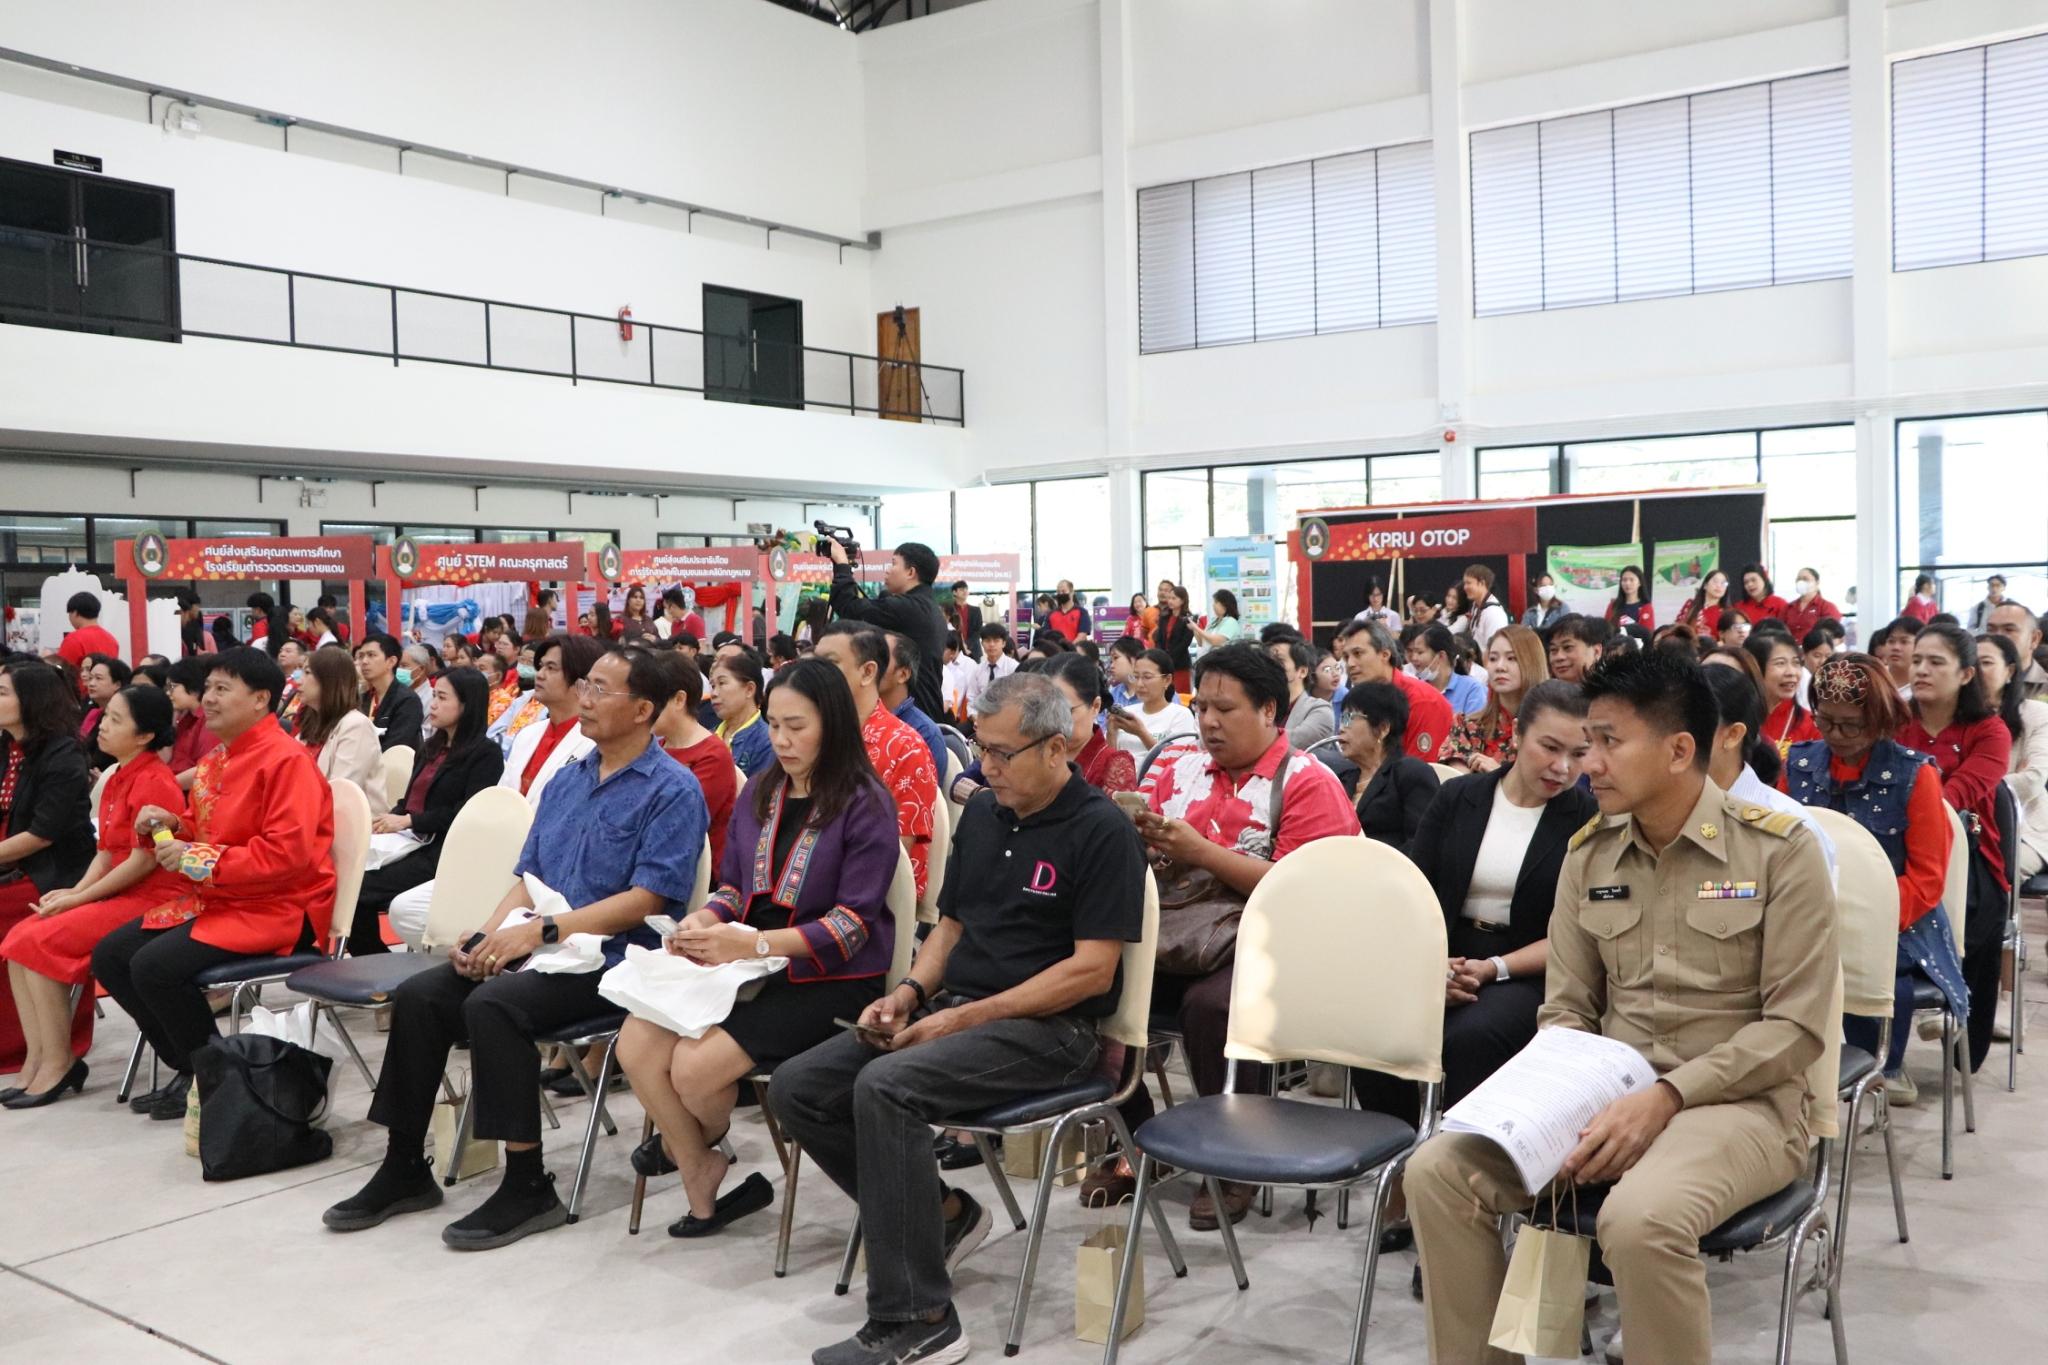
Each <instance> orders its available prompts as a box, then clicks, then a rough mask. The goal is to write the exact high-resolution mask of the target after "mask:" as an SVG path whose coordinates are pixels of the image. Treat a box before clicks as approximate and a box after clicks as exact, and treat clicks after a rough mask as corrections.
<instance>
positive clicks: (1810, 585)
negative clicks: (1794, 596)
mask: <svg viewBox="0 0 2048 1365" xmlns="http://www.w3.org/2000/svg"><path fill="white" fill-rule="evenodd" d="M1816 586H1818V585H1817V584H1815V583H1814V581H1813V580H1812V579H1810V578H1802V579H1800V580H1799V595H1800V596H1801V597H1805V596H1806V595H1807V594H1808V593H1810V592H1812V591H1813V590H1814V588H1815V587H1816Z"/></svg>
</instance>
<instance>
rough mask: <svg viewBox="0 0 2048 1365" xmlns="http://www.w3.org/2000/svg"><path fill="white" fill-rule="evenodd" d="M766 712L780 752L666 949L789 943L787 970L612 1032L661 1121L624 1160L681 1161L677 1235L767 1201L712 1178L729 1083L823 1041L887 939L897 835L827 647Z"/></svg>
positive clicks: (889, 951) (778, 950)
mask: <svg viewBox="0 0 2048 1365" xmlns="http://www.w3.org/2000/svg"><path fill="white" fill-rule="evenodd" d="M766 711H767V716H768V730H769V734H770V737H771V738H772V740H773V743H774V748H775V759H776V761H775V762H774V763H773V764H771V765H769V766H767V767H765V768H763V769H762V770H761V771H760V772H759V773H757V774H756V775H755V776H754V778H753V779H752V780H751V781H749V782H748V783H747V786H746V790H745V791H743V792H741V794H740V797H739V799H738V800H737V801H736V802H735V803H734V805H733V814H732V825H731V827H730V829H729V831H728V832H727V835H726V840H725V856H724V858H723V860H722V861H721V863H720V864H719V868H718V877H717V881H716V886H717V889H716V890H715V891H713V892H712V894H711V898H710V900H709V901H708V902H707V903H706V904H705V905H704V907H703V908H702V909H700V910H697V911H695V912H693V913H692V914H690V915H689V916H688V917H687V918H685V919H684V920H683V922H682V924H681V925H680V926H679V927H678V929H677V930H676V932H675V933H674V934H673V935H671V936H670V938H669V939H668V942H667V947H668V951H669V952H671V953H676V954H679V955H681V956H684V957H688V958H690V959H692V960H693V961H697V962H706V963H719V962H733V961H737V960H739V959H741V958H748V957H786V958H788V959H789V969H788V970H787V971H786V972H779V973H777V974H776V975H774V976H770V977H768V978H766V980H765V981H764V982H763V983H762V985H761V989H760V993H759V994H758V995H756V996H754V997H753V998H752V999H748V1000H742V1001H740V1002H739V1003H737V1004H735V1005H734V1006H733V1008H732V1013H731V1014H729V1015H728V1016H726V1020H725V1023H724V1024H723V1025H721V1026H719V1027H716V1028H711V1029H707V1030H705V1032H704V1036H703V1037H701V1038H684V1037H681V1036H679V1035H677V1034H675V1033H671V1032H670V1031H669V1030H667V1029H664V1028H659V1027H657V1026H655V1025H653V1024H650V1023H648V1022H647V1021H646V1020H644V1019H639V1018H634V1019H629V1020H627V1021H626V1026H625V1028H624V1029H623V1030H622V1031H621V1033H620V1034H619V1061H620V1063H621V1064H622V1065H623V1066H624V1067H625V1071H626V1077H627V1079H628V1080H630V1081H631V1082H632V1084H633V1093H634V1094H636V1095H638V1096H639V1097H640V1102H641V1104H642V1105H643V1106H645V1107H646V1110H647V1112H648V1113H649V1114H650V1115H652V1116H653V1118H654V1124H655V1128H656V1130H657V1131H656V1132H655V1134H654V1136H653V1137H651V1138H649V1139H648V1140H647V1141H646V1142H645V1143H643V1144H641V1145H640V1146H639V1147H638V1148H636V1149H635V1150H634V1152H633V1168H634V1169H635V1170H636V1171H639V1172H640V1173H641V1174H642V1175H646V1176H658V1175H664V1174H667V1173H668V1172H671V1171H677V1170H680V1171H681V1174H682V1178H683V1190H684V1192H685V1193H686V1194H687V1195H688V1196H689V1201H690V1208H689V1212H688V1213H686V1214H685V1215H684V1216H683V1217H682V1218H681V1219H680V1220H678V1221H677V1222H675V1223H674V1224H672V1225H671V1226H670V1227H669V1235H670V1236H672V1237H703V1236H707V1235H709V1234H711V1233H713V1232H716V1231H718V1230H719V1229H720V1228H722V1227H724V1226H725V1225H726V1224H727V1223H730V1222H732V1221H733V1220H734V1219H736V1218H740V1217H743V1216H744V1215H746V1214H749V1213H753V1212H755V1211H756V1210H758V1209H763V1208H766V1207H767V1206H768V1204H769V1203H770V1202H772V1201H773V1199H774V1195H775V1191H774V1187H773V1186H771V1185H770V1184H769V1183H768V1181H767V1179H766V1178H765V1177H763V1176H762V1175H761V1174H760V1173H759V1172H756V1173H754V1174H753V1175H750V1176H748V1177H747V1178H746V1180H744V1181H743V1182H741V1183H740V1184H739V1185H737V1186H735V1187H734V1188H733V1189H731V1190H728V1191H726V1192H725V1193H724V1194H723V1195H721V1194H719V1192H718V1190H719V1186H720V1184H721V1183H722V1182H723V1181H724V1179H725V1175H726V1170H727V1168H728V1165H729V1163H728V1162H727V1161H726V1159H725V1157H724V1155H723V1154H722V1153H720V1151H719V1150H718V1144H719V1142H720V1140H721V1139H723V1138H724V1136H725V1131H726V1129H727V1128H728V1127H729V1126H730V1123H731V1117H732V1108H733V1103H734V1101H735V1100H736V1099H737V1098H738V1094H739V1089H738V1087H739V1082H740V1081H742V1080H744V1079H745V1078H746V1077H748V1076H749V1075H752V1074H754V1073H755V1072H760V1071H771V1070H773V1069H774V1068H775V1066H776V1065H777V1064H779V1063H781V1062H783V1061H785V1060H787V1059H788V1058H790V1057H794V1056H796V1055H797V1054H798V1053H800V1052H804V1051H807V1050H808V1049H810V1048H811V1047H814V1046H815V1045H817V1044H818V1043H821V1042H823V1041H824V1040H825V1039H826V1038H828V1037H830V1036H831V1034H832V1031H833V1029H834V1028H835V1027H836V1025H835V1024H834V1023H833V1021H834V1020H835V1019H857V1018H859V1017H860V1012H861V1011H862V1010H863V1009H865V1008H866V1007H867V1005H868V1003H869V1002H870V1001H872V1000H874V999H875V998H876V997H878V996H880V995H881V993H882V988H883V986H884V984H885V983H884V981H883V979H882V978H883V975H884V974H885V973H886V972H887V971H888V970H889V963H890V960H891V958H892V956H893V955H894V952H895V945H896V927H895V923H894V921H893V920H892V919H891V918H890V916H889V910H888V905H887V900H888V894H889V883H890V881H891V880H892V879H893V878H894V876H895V874H896V862H897V859H898V858H899V857H900V856H902V850H903V846H902V844H901V843H900V842H898V840H897V838H896V808H895V805H894V803H893V802H892V801H891V800H890V797H889V793H888V792H887V791H886V790H885V789H884V788H883V786H882V784H881V782H880V780H879V779H878V778H877V777H876V776H875V772H874V769H873V768H872V767H870V766H869V764H868V758H867V750H866V748H865V747H864V746H863V744H862V742H861V726H860V716H859V714H858V713H857V712H856V711H855V709H854V704H853V694H852V693H851V692H850V691H849V690H848V689H847V686H846V680H845V679H844V678H843V677H842V676H841V674H840V672H839V670H838V669H837V668H835V667H834V666H833V665H832V664H830V663H827V662H825V661H823V660H811V659H803V660H799V661H798V662H797V663H795V664H792V665H790V666H789V667H788V668H785V669H783V670H782V671H781V672H780V673H778V674H776V675H775V680H774V682H773V683H771V684H770V685H769V688H768V696H767V700H766Z"/></svg>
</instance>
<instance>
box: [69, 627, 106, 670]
mask: <svg viewBox="0 0 2048 1365" xmlns="http://www.w3.org/2000/svg"><path fill="white" fill-rule="evenodd" d="M57 653H58V654H60V655H62V656H63V657H64V661H65V662H66V663H68V664H70V665H71V666H72V667H73V668H75V669H78V670H79V671H80V672H84V671H85V656H86V655H88V654H107V655H111V656H113V657H114V658H116V659H118V658H120V657H121V642H120V641H119V640H116V639H115V638H114V637H113V636H112V635H110V634H108V633H107V632H106V631H105V630H104V629H103V628H101V627H99V626H96V625H90V624H88V625H83V626H80V627H79V628H78V629H77V630H74V631H72V632H71V633H70V634H69V635H66V636H65V637H64V640H63V642H62V643H61V644H59V645H58V646H57Z"/></svg>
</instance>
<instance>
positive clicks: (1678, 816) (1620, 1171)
mask: <svg viewBox="0 0 2048 1365" xmlns="http://www.w3.org/2000/svg"><path fill="white" fill-rule="evenodd" d="M1586 691H1587V694H1588V701H1589V711H1588V716H1587V730H1588V732H1589V734H1590V736H1591V738H1592V748H1591V749H1590V751H1589V752H1588V754H1587V758H1586V764H1585V770H1586V773H1587V775H1588V776H1589V777H1590V778H1591V779H1592V787H1593V794H1594V796H1595V797H1596V798H1597V799H1598V801H1599V803H1600V811H1601V816H1602V817H1603V818H1600V819H1598V820H1595V821H1589V822H1588V823H1587V824H1586V826H1585V827H1583V828H1582V829H1581V830H1580V831H1579V832H1578V833H1577V834H1575V835H1573V836H1572V837H1571V839H1570V841H1569V843H1568V844H1567V852H1566V855H1565V859H1564V869H1563V873H1562V875H1561V876H1559V877H1558V879H1557V884H1556V887H1555V909H1554V910H1553V912H1552V914H1551V917H1550V923H1549V954H1550V957H1549V966H1548V969H1547V985H1546V991H1545V997H1544V1002H1543V1005H1542V1007H1541V1009H1540V1011H1539V1013H1538V1016H1537V1025H1538V1027H1539V1028H1575V1029H1582V1030H1585V1031H1587V1032H1595V1033H1601V1034H1605V1035H1606V1036H1607V1037H1609V1038H1613V1039H1616V1040H1619V1041H1621V1042H1624V1043H1628V1044H1630V1045H1631V1046H1633V1047H1635V1048H1636V1049H1637V1051H1638V1052H1640V1053H1641V1054H1642V1056H1643V1059H1644V1060H1645V1061H1646V1062H1648V1063H1649V1064H1650V1066H1651V1067H1652V1068H1654V1069H1655V1070H1656V1072H1657V1073H1658V1076H1659V1078H1660V1079H1659V1080H1658V1082H1657V1083H1656V1084H1655V1085H1653V1086H1651V1087H1650V1088H1649V1089H1647V1090H1643V1091H1640V1092H1637V1093H1635V1094H1632V1095H1629V1096H1627V1097H1625V1098H1623V1099H1621V1100H1618V1101H1616V1102H1615V1103H1613V1104H1611V1105H1609V1106H1608V1107H1607V1108H1606V1109H1604V1110H1602V1111H1601V1112H1600V1113H1599V1114H1597V1115H1596V1116H1595V1117H1594V1118H1593V1120H1592V1122H1591V1123H1589V1124H1588V1125H1587V1126H1586V1128H1585V1130H1584V1133H1583V1135H1582V1136H1581V1138H1580V1140H1579V1143H1578V1146H1577V1147H1575V1148H1574V1149H1573V1150H1572V1152H1571V1153H1570V1154H1569V1155H1568V1156H1567V1157H1566V1158H1565V1163H1564V1176H1565V1178H1566V1179H1568V1180H1571V1181H1573V1182H1575V1183H1577V1184H1579V1185H1597V1184H1606V1183H1608V1182H1618V1183H1616V1184H1615V1185H1614V1187H1613V1188H1612V1189H1611V1190H1609V1191H1608V1192H1607V1197H1606V1200H1605V1203H1604V1204H1603V1205H1602V1207H1601V1209H1600V1213H1599V1222H1598V1229H1599V1241H1600V1248H1601V1255H1602V1257H1603V1258H1604V1259H1605V1261H1606V1263H1607V1265H1608V1267H1609V1268H1610V1269H1611V1270H1612V1272H1613V1275H1614V1283H1615V1291H1616V1293H1617V1295H1618V1296H1619V1298H1620V1300H1621V1329H1622V1333H1623V1335H1624V1336H1625V1337H1626V1338H1627V1340H1628V1353H1629V1356H1630V1358H1631V1359H1640V1360H1644V1361H1657V1362H1705V1361H1707V1360H1709V1359H1710V1358H1711V1357H1712V1355H1713V1326H1712V1314H1711V1311H1710V1307H1709V1304H1708V1298H1707V1275H1706V1267H1705V1266H1704V1265H1702V1264H1701V1263H1700V1261H1699V1239H1700V1237H1701V1235H1702V1234H1704V1233H1706V1232H1707V1231H1709V1230H1710V1229H1712V1228H1713V1227H1715V1226H1716V1225H1717V1224H1719V1223H1721V1222H1722V1221H1723V1220H1725V1219H1726V1218H1728V1217H1729V1216H1730V1215H1731V1214H1733V1213H1735V1212H1736V1211H1737V1210H1739V1209H1742V1208H1745V1207H1747V1206H1748V1205H1750V1204H1752V1203H1754V1202H1756V1201H1757V1200H1759V1199H1762V1198H1764V1197H1765V1196H1767V1195H1770V1194H1773V1193H1776V1192H1777V1191H1778V1190H1780V1189H1783V1188H1784V1187H1785V1185H1786V1184H1787V1183H1788V1182H1789V1181H1791V1180H1793V1179H1794V1178H1795V1177H1797V1176H1798V1175H1799V1173H1800V1172H1801V1171H1802V1170H1803V1169H1804V1168H1805V1166H1806V1163H1807V1137H1808V1134H1807V1131H1806V1124H1805V1108H1806V1102H1807V1094H1806V1070H1807V1068H1808V1067H1810V1066H1811V1065H1812V1064H1813V1063H1814V1061H1815V1060H1816V1059H1817V1058H1819V1057H1820V1055H1821V1052H1822V1049H1823V1047H1824V1045H1825V1040H1826V1039H1827V1037H1828V1035H1829V1034H1830V1032H1831V1031H1832V1030H1834V1029H1836V1028H1838V1027H1840V1025H1839V1023H1838V1020H1837V1016H1835V1015H1833V1014H1832V1012H1831V1011H1830V1008H1829V1007H1830V1005H1831V1004H1832V1002H1833V994H1834V988H1835V984H1836V981H1837V977H1838V974H1839V972H1840V963H1839V957H1838V955H1837V952H1836V945H1835V904H1834V896H1833V893H1832V892H1831V890H1830V889H1829V887H1828V882H1827V867H1826V864H1825V863H1824V862H1823V860H1822V859H1821V856H1820V853H1819V850H1818V849H1817V848H1816V847H1815V845H1814V843H1813V840H1812V837H1811V836H1810V835H1809V834H1807V832H1806V830H1805V828H1804V826H1802V825H1801V824H1800V823H1799V822H1798V821H1797V820H1795V819H1793V818H1792V817H1791V816H1789V815H1785V814H1778V813H1774V814H1771V815H1767V816H1764V817H1763V818H1761V819H1744V818H1743V811H1744V810H1745V808H1747V806H1748V803H1746V802H1739V801H1735V800H1732V799H1730V798H1729V797H1728V796H1727V795H1726V794H1725V793H1724V792H1722V791H1721V789H1720V788H1719V787H1716V786H1715V785H1714V784H1713V783H1712V781H1711V780H1710V779H1709V778H1708V777H1707V775H1706V766H1707V755H1708V749H1709V746H1710V745H1711V744H1712V742H1713V735H1714V726H1715V720H1716V711H1715V703H1714V697H1713V693H1712V692H1711V691H1710V690H1709V689H1708V686H1707V683H1706V680H1705V679H1704V678H1703V677H1702V676H1701V673H1700V668H1699V666H1698V665H1697V664H1694V663H1692V662H1690V661H1687V660H1682V659H1678V658H1675V657H1674V656H1673V655H1671V654H1670V653H1668V652H1666V651H1662V650H1649V651H1638V652H1633V653H1630V654H1627V655H1623V656H1614V657H1609V658H1607V659H1604V660H1602V661H1601V663H1600V664H1599V666H1597V667H1596V668H1594V669H1593V671H1592V673H1591V674H1590V675H1589V676H1588V678H1587V681H1586ZM1724 878H1734V879H1739V880H1741V881H1743V882H1744V883H1754V884H1755V886H1756V887H1757V888H1758V891H1759V895H1758V896H1757V897H1756V898H1755V899H1753V900H1725V901H1715V902H1712V904H1713V906H1714V907H1715V908H1714V910H1713V911H1712V913H1711V914H1708V913H1704V912H1703V911H1695V910H1693V909H1692V908H1691V907H1692V905H1693V902H1692V901H1691V900H1690V899H1688V898H1685V896H1684V891H1683V889H1682V888H1684V887H1686V886H1687V885H1688V884H1691V885H1695V886H1696V885H1698V884H1700V883H1701V882H1703V881H1706V880H1708V879H1712V880H1714V881H1720V880H1722V879H1724ZM1670 887H1675V888H1680V890H1679V892H1678V895H1679V897H1680V899H1679V900H1678V902H1677V906H1676V910H1677V913H1672V912H1671V911H1670V910H1668V909H1664V908H1660V907H1671V906H1672V901H1671V899H1670V897H1671V892H1670V891H1668V890H1664V889H1662V888H1670ZM1701 904H1702V906H1704V905H1705V904H1707V903H1706V902H1701ZM1652 961H1657V962H1667V961H1668V962H1669V963H1670V964H1672V965H1671V966H1670V967H1669V969H1668V970H1667V969H1659V970H1657V971H1654V972H1653V971H1651V970H1650V969H1649V968H1648V967H1647V966H1645V965H1644V964H1646V963H1649V962H1652ZM1405 1183H1406V1193H1407V1201H1408V1211H1409V1216H1410V1218H1411V1219H1412V1220H1413V1222H1414V1227H1415V1237H1416V1241H1417V1244H1418V1246H1419V1249H1420V1252H1421V1260H1422V1284H1423V1301H1424V1304H1425V1305H1426V1307H1427V1310H1428V1322H1429V1349H1430V1358H1431V1359H1432V1360H1434V1361H1439V1362H1456V1363H1457V1365H1464V1363H1465V1362H1471V1361H1481V1360H1499V1359H1505V1358H1508V1357H1506V1356H1505V1355H1503V1354H1501V1353H1496V1352H1494V1351H1492V1350H1491V1349H1490V1348H1489V1346H1488V1341H1487V1338H1488V1336H1489V1334H1490V1330H1491V1325H1492V1322H1493V1315H1494V1309H1495V1306H1496V1300H1498V1298H1499V1296H1500V1291H1501V1285H1502V1282H1503V1280H1504V1278H1505V1276H1506V1272H1507V1258H1506V1254H1505V1252H1504V1251H1503V1249H1502V1244H1501V1237H1500V1227H1499V1223H1498V1218H1499V1216H1500V1215H1502V1214H1506V1213H1510V1212H1519V1211H1524V1210H1527V1209H1529V1208H1530V1206H1531V1204H1532V1202H1533V1201H1532V1199H1531V1197H1530V1195H1529V1192H1528V1191H1527V1190H1526V1189H1525V1188H1524V1187H1523V1184H1522V1178H1521V1176H1520V1174H1519V1172H1518V1171H1517V1170H1516V1168H1515V1166H1514V1163H1513V1162H1512V1161H1510V1160H1509V1158H1508V1154H1507V1153H1506V1152H1505V1151H1504V1150H1502V1149H1501V1148H1500V1147H1499V1146H1497V1145H1496V1144H1495V1143H1494V1142H1493V1141H1492V1140H1491V1139H1489V1138H1484V1137H1479V1136H1475V1135H1473V1134H1468V1133H1439V1134H1437V1135H1436V1136H1434V1137H1432V1138H1430V1139H1429V1140H1428V1141H1427V1142H1425V1143H1424V1144H1423V1145H1422V1147H1421V1149H1420V1150H1419V1151H1417V1152H1416V1154H1415V1156H1414V1157H1413V1159H1411V1160H1410V1161H1409V1163H1408V1168H1407V1172H1406V1182H1405Z"/></svg>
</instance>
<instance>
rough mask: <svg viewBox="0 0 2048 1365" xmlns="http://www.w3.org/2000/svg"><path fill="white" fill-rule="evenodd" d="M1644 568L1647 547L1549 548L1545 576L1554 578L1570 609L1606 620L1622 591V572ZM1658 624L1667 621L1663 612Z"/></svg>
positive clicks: (1559, 593) (1568, 546) (1658, 617)
mask: <svg viewBox="0 0 2048 1365" xmlns="http://www.w3.org/2000/svg"><path fill="white" fill-rule="evenodd" d="M1642 567H1643V547H1642V546H1640V545H1637V544H1634V543H1630V544H1627V545H1548V546H1545V547H1544V551H1543V572H1544V573H1547V574H1549V575H1550V579H1551V583H1552V585H1553V586H1555V587H1556V589H1557V595H1558V598H1559V599H1560V600H1561V601H1563V603H1564V604H1565V606H1566V608H1567V609H1569V610H1571V611H1576V612H1579V613H1581V614H1583V615H1586V616H1605V615H1606V614H1607V608H1608V607H1610V606H1612V605H1613V604H1614V595H1615V594H1616V593H1617V592H1619V591H1620V590H1621V571H1622V570H1623V569H1631V568H1633V569H1641V568H1642ZM1656 619H1657V620H1660V621H1662V620H1667V619H1669V618H1667V617H1665V616H1664V615H1663V614H1662V612H1661V611H1660V612H1659V613H1658V615H1657V618H1656Z"/></svg>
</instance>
